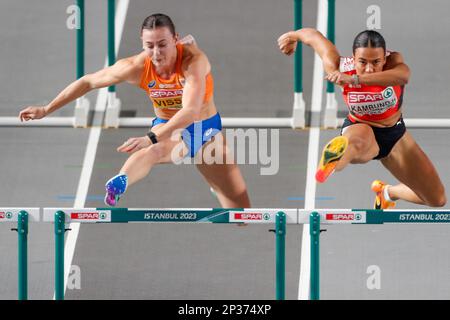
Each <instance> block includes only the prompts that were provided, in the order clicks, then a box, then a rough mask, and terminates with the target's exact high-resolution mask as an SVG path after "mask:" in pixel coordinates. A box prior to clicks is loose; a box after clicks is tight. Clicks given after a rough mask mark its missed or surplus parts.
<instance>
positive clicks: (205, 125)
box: [152, 113, 222, 158]
mask: <svg viewBox="0 0 450 320" xmlns="http://www.w3.org/2000/svg"><path fill="white" fill-rule="evenodd" d="M168 121H169V120H165V119H161V118H158V117H156V118H155V119H153V121H152V127H153V126H156V125H158V124H160V123H167V122H168ZM221 130H222V119H221V118H220V114H219V113H216V114H215V115H214V116H212V117H211V118H208V119H205V120H202V121H198V122H194V123H193V124H191V125H190V126H189V127H187V128H186V129H185V130H183V133H182V135H181V138H182V139H183V141H184V143H185V144H186V146H187V147H188V149H189V150H190V156H191V158H193V157H195V155H196V154H197V152H198V150H199V149H200V148H201V147H202V146H203V145H204V144H205V143H206V142H208V141H210V140H211V138H212V137H214V136H215V135H216V134H218V133H219V132H220V131H221Z"/></svg>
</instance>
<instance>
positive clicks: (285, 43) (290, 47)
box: [278, 31, 298, 56]
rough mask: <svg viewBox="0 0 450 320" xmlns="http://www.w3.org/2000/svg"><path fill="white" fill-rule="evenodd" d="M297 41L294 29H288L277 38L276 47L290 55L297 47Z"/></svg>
mask: <svg viewBox="0 0 450 320" xmlns="http://www.w3.org/2000/svg"><path fill="white" fill-rule="evenodd" d="M297 41H298V40H297V36H296V34H295V31H289V32H286V33H285V34H283V35H281V37H279V38H278V47H279V48H280V50H281V52H283V53H284V54H286V55H288V56H290V55H291V54H293V53H294V52H295V50H296V49H297Z"/></svg>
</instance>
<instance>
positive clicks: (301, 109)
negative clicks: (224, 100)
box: [0, 0, 305, 129]
mask: <svg viewBox="0 0 450 320" xmlns="http://www.w3.org/2000/svg"><path fill="white" fill-rule="evenodd" d="M293 1H294V28H295V29H300V28H301V27H302V6H303V0H293ZM76 5H77V6H78V8H79V15H80V27H79V28H78V29H77V48H76V52H77V59H76V65H77V67H76V70H77V71H76V73H77V79H79V78H81V77H82V76H84V35H85V26H84V16H85V1H84V0H76ZM114 20H115V0H108V65H109V66H111V65H113V64H114V63H115V61H116V54H115V50H114V47H115V39H114V37H115V21H114ZM294 59H295V63H294V105H293V112H292V117H290V118H270V117H267V118H253V117H252V118H251V117H248V118H234V117H233V118H227V117H225V118H222V123H223V127H240V128H293V129H301V128H305V102H304V99H303V85H302V70H303V67H302V45H301V43H299V44H298V50H297V52H296V53H295V56H294ZM89 109H90V102H89V100H88V99H87V98H86V97H81V98H79V99H77V101H76V106H75V112H74V116H73V117H48V118H44V119H40V120H35V121H27V122H20V120H19V119H18V117H0V127H17V126H27V127H87V126H88V116H89ZM120 111H121V101H120V99H119V98H117V95H116V89H115V86H111V87H109V88H108V103H107V108H106V112H105V119H104V122H103V127H104V128H119V127H134V128H138V127H145V128H148V127H149V123H151V120H152V119H153V118H152V117H120Z"/></svg>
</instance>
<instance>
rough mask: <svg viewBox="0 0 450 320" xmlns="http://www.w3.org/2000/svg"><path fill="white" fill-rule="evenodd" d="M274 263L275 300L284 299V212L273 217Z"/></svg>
mask: <svg viewBox="0 0 450 320" xmlns="http://www.w3.org/2000/svg"><path fill="white" fill-rule="evenodd" d="M275 234H276V240H275V241H276V243H275V260H276V262H275V264H276V271H275V272H276V284H275V291H276V292H275V298H276V300H284V299H285V279H286V277H285V264H286V263H285V260H286V245H285V240H286V214H285V213H284V212H281V211H280V212H278V213H277V215H276V218H275Z"/></svg>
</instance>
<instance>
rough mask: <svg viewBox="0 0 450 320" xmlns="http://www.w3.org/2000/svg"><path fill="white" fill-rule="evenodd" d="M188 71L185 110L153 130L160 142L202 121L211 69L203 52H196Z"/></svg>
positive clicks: (185, 75)
mask: <svg viewBox="0 0 450 320" xmlns="http://www.w3.org/2000/svg"><path fill="white" fill-rule="evenodd" d="M191 59H192V60H191V61H190V63H189V65H188V66H187V69H186V70H185V71H184V72H183V73H184V77H185V79H186V84H185V86H184V89H183V97H182V101H183V108H182V109H181V110H180V111H178V112H177V113H176V114H175V115H174V116H173V117H172V118H171V119H170V120H169V121H168V122H167V123H166V124H165V125H164V126H160V127H158V128H155V129H152V131H153V132H154V133H155V134H156V137H157V139H158V140H164V139H167V138H170V137H171V135H172V133H173V132H174V131H175V130H176V129H184V128H186V127H187V126H189V125H191V124H192V123H193V122H194V121H198V120H200V112H201V108H202V105H203V97H204V96H205V91H206V81H205V79H206V76H207V75H208V73H209V70H210V69H211V67H210V64H209V61H208V58H207V57H206V55H205V54H204V53H202V52H201V51H198V52H195V53H194V54H193V56H192V58H191Z"/></svg>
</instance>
